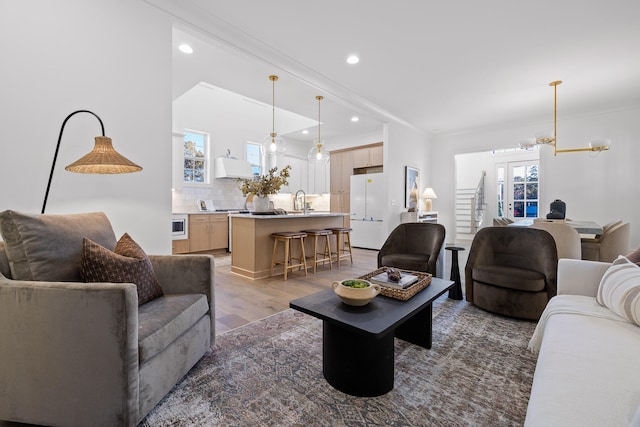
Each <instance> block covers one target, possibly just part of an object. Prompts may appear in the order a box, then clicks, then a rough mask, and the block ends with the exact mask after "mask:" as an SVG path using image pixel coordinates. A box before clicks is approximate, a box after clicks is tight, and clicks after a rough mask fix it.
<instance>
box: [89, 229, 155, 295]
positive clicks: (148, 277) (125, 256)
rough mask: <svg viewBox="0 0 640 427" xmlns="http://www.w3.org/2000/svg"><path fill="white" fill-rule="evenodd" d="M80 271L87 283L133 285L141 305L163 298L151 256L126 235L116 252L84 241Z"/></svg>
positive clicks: (120, 241) (90, 241)
mask: <svg viewBox="0 0 640 427" xmlns="http://www.w3.org/2000/svg"><path fill="white" fill-rule="evenodd" d="M80 272H81V274H82V279H83V280H84V281H85V282H106V283H134V284H135V285H136V288H137V291H138V305H142V304H144V303H146V302H148V301H151V300H153V299H155V298H158V297H161V296H162V295H163V293H162V288H161V287H160V284H159V283H158V279H157V278H156V274H155V272H154V271H153V266H152V265H151V261H150V260H149V257H147V254H146V253H145V252H144V251H143V250H142V248H141V247H140V246H139V245H138V244H137V243H136V242H135V241H134V240H133V239H132V238H131V236H129V235H128V234H127V233H125V234H123V235H122V237H121V238H120V240H118V244H117V245H116V248H115V250H114V251H113V252H112V251H110V250H109V249H107V248H105V247H103V246H101V245H99V244H98V243H96V242H94V241H92V240H90V239H86V238H85V239H84V240H83V242H82V261H81V263H80Z"/></svg>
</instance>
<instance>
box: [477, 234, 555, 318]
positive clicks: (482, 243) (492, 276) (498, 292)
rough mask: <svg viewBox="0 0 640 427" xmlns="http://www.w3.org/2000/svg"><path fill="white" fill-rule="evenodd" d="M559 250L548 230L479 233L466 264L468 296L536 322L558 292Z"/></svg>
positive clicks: (495, 309)
mask: <svg viewBox="0 0 640 427" xmlns="http://www.w3.org/2000/svg"><path fill="white" fill-rule="evenodd" d="M557 270H558V253H557V249H556V244H555V241H554V239H553V237H552V236H551V234H549V233H548V232H546V231H544V230H538V229H534V228H524V227H486V228H483V229H481V230H480V231H478V233H477V234H476V236H475V238H474V239H473V242H472V243H471V249H470V250H469V257H468V258H467V265H466V267H465V290H466V298H467V301H469V302H470V303H472V304H474V305H476V306H478V307H480V308H482V309H483V310H487V311H490V312H493V313H498V314H502V315H505V316H510V317H517V318H521V319H531V320H537V319H539V318H540V315H541V314H542V311H543V310H544V308H545V307H546V305H547V302H548V301H549V299H551V297H553V296H555V295H556V293H557V288H556V274H557Z"/></svg>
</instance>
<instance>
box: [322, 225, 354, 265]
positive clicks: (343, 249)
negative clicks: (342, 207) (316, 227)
mask: <svg viewBox="0 0 640 427" xmlns="http://www.w3.org/2000/svg"><path fill="white" fill-rule="evenodd" d="M328 230H331V232H332V233H333V235H334V236H336V251H335V252H333V255H335V256H336V262H337V263H338V268H340V260H341V259H343V258H345V259H346V258H349V260H350V261H351V264H353V254H352V252H351V230H352V228H349V227H330V228H328ZM340 243H342V244H340Z"/></svg>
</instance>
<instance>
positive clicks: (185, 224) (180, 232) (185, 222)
mask: <svg viewBox="0 0 640 427" xmlns="http://www.w3.org/2000/svg"><path fill="white" fill-rule="evenodd" d="M171 238H172V239H173V240H186V239H188V238H189V216H188V215H173V218H172V219H171Z"/></svg>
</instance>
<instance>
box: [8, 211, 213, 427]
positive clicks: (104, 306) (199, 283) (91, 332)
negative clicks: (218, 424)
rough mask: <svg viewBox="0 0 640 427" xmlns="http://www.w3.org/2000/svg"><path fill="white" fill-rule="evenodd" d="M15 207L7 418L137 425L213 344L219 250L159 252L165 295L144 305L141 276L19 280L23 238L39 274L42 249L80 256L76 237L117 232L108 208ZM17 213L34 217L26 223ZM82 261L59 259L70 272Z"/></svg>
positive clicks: (157, 261) (157, 271)
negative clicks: (65, 211) (135, 279)
mask: <svg viewBox="0 0 640 427" xmlns="http://www.w3.org/2000/svg"><path fill="white" fill-rule="evenodd" d="M8 212H9V214H7V213H8ZM12 214H15V213H12V212H11V211H5V212H2V213H0V230H1V231H2V232H3V238H4V239H5V241H6V244H5V242H0V337H2V344H1V345H0V361H1V363H0V420H5V421H16V422H22V423H31V424H43V425H59V426H89V425H90V426H135V425H136V424H138V423H139V422H140V421H141V420H142V419H143V418H144V417H145V416H146V415H147V413H148V412H149V411H150V410H151V409H153V407H154V406H155V405H156V404H157V403H158V402H159V401H160V400H161V399H162V397H164V396H165V395H166V393H167V392H168V391H169V390H171V388H172V387H173V386H174V385H175V384H176V383H177V382H178V381H179V380H180V378H181V377H182V376H184V374H186V373H187V372H188V371H189V369H191V367H192V366H193V365H194V364H195V363H196V362H197V361H198V360H199V359H200V358H201V357H202V355H203V354H204V353H205V352H206V351H207V350H208V349H209V348H210V347H211V345H213V341H214V337H215V328H214V325H215V319H214V317H215V316H214V310H213V307H214V271H213V269H214V266H213V258H212V257H210V256H207V255H186V256H170V255H165V256H150V257H149V259H150V261H151V264H152V265H153V269H154V271H155V274H156V275H157V279H158V282H159V284H160V286H161V287H162V291H163V293H164V295H163V296H161V297H159V298H156V299H153V300H151V301H149V302H147V303H145V304H143V305H140V306H139V305H138V294H137V290H136V285H134V284H132V283H82V282H74V281H63V280H60V279H55V280H52V281H47V280H42V277H39V278H37V280H33V279H30V280H17V279H14V278H12V277H14V273H15V274H24V272H25V271H26V270H24V269H22V270H21V268H20V266H19V265H18V264H20V263H21V262H23V261H24V260H21V259H19V257H16V256H15V255H16V247H17V246H16V243H19V244H24V246H25V250H24V254H25V255H26V256H27V258H28V259H27V263H31V264H30V265H29V269H30V271H31V273H33V274H36V273H37V274H42V273H43V272H44V271H43V270H42V268H43V267H42V265H43V264H42V262H46V259H43V258H42V257H43V256H44V257H45V258H46V256H47V255H46V251H40V253H38V251H39V249H40V248H42V247H48V248H50V249H51V250H52V251H54V252H55V253H54V252H51V254H50V255H51V258H56V257H58V255H59V253H60V252H67V251H68V252H69V253H72V252H76V254H75V255H73V254H72V257H76V258H77V256H78V255H77V252H78V251H77V250H76V249H73V248H75V247H76V246H77V245H78V242H77V241H76V240H77V236H81V235H83V234H85V233H86V234H90V235H92V236H93V235H95V233H94V231H95V230H96V229H101V231H100V233H101V234H102V235H108V234H109V233H111V234H112V233H113V232H112V231H111V230H110V224H109V223H108V220H106V217H105V216H104V215H103V214H76V215H69V216H62V215H60V216H58V215H42V216H32V217H29V216H26V215H23V216H20V215H12ZM16 217H17V218H18V220H21V219H24V220H25V222H23V223H21V224H20V226H19V227H18V228H16V227H14V226H15V224H14V221H15V219H16ZM70 217H71V218H72V220H71V221H68V220H69V218H70ZM43 222H46V224H45V225H44V226H43ZM32 224H35V226H36V227H35V229H33V230H32V231H33V232H32V233H31V235H25V234H29V233H30V231H29V227H30V226H31V225H32ZM61 224H62V227H61V226H60V225H61ZM69 226H70V227H69ZM105 227H108V228H109V230H107V229H105ZM52 228H57V229H58V231H60V230H62V231H63V233H62V234H63V235H65V236H66V237H65V238H64V241H60V240H58V241H55V236H56V232H52ZM25 230H26V231H25ZM92 233H93V234H92ZM18 234H19V236H18ZM59 235H60V233H58V236H59ZM20 236H21V237H22V238H23V239H24V241H23V242H17V240H16V239H19V238H20ZM34 236H40V238H41V242H42V239H44V243H37V242H33V240H32V239H31V238H33V237H34ZM74 236H75V237H74ZM110 239H111V237H108V239H107V240H110ZM27 240H30V241H31V242H30V243H28V242H27ZM28 245H31V246H29V247H27V246H28ZM38 257H40V259H35V258H38ZM77 262H78V261H77V260H70V261H69V262H67V263H66V264H65V265H63V264H62V263H61V262H60V260H59V259H57V260H56V263H57V264H58V265H59V266H60V267H61V269H62V268H65V267H69V266H70V267H71V269H70V270H69V271H71V270H73V269H74V268H75V267H76V266H77ZM36 264H38V265H36ZM53 267H55V265H54V266H53ZM38 269H40V271H37V270H38ZM31 273H30V274H31Z"/></svg>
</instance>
